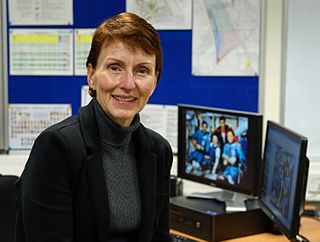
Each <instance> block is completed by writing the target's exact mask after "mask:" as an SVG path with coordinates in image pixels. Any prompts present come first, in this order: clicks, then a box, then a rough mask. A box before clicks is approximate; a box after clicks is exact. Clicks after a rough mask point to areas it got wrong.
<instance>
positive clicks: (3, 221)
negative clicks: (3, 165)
mask: <svg viewBox="0 0 320 242" xmlns="http://www.w3.org/2000/svg"><path fill="white" fill-rule="evenodd" d="M17 179H18V176H14V175H1V174H0V241H1V242H13V241H14V228H15V200H16V195H15V188H14V184H15V182H16V181H17Z"/></svg>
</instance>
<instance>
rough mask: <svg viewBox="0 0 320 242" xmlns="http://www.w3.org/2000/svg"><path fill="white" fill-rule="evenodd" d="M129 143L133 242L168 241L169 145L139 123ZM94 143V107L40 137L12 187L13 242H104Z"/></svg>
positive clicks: (103, 197) (105, 211) (105, 210)
mask: <svg viewBox="0 0 320 242" xmlns="http://www.w3.org/2000/svg"><path fill="white" fill-rule="evenodd" d="M133 139H134V144H135V152H136V161H137V165H136V166H137V172H138V177H139V186H140V194H141V203H142V215H141V224H140V228H139V240H138V241H140V242H147V241H170V237H169V183H170V169H171V165H172V151H171V148H170V145H169V143H168V142H167V141H166V140H165V139H164V138H163V137H162V136H160V135H159V134H157V133H155V132H153V131H152V130H150V129H147V128H145V127H143V125H142V124H141V125H140V126H139V128H138V129H137V130H136V131H134V133H133ZM99 140H100V139H99V133H98V127H97V122H96V118H95V112H94V107H93V102H91V103H90V104H88V106H85V107H83V108H81V110H80V112H79V115H77V116H72V117H70V118H68V119H66V120H64V121H62V122H60V123H58V124H56V125H53V126H52V127H50V128H48V129H46V130H45V131H44V132H42V133H41V134H40V135H39V137H38V138H37V139H36V141H35V143H34V146H33V148H32V151H31V153H30V157H29V159H28V161H27V163H26V166H25V169H24V171H23V173H22V175H21V177H20V179H19V180H18V182H17V191H18V198H17V219H16V220H17V221H16V242H22V241H28V242H42V241H43V242H51V241H52V242H59V241H61V242H62V241H64V242H67V241H73V242H91V241H92V242H107V241H109V239H108V238H109V222H110V221H109V206H108V195H107V187H106V183H105V178H104V172H103V165H102V154H101V146H100V142H99Z"/></svg>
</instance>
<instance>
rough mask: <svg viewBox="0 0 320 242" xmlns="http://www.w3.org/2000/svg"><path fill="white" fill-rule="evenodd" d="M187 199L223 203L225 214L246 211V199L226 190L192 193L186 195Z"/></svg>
mask: <svg viewBox="0 0 320 242" xmlns="http://www.w3.org/2000/svg"><path fill="white" fill-rule="evenodd" d="M187 198H196V199H209V200H216V201H219V202H224V203H225V207H226V211H227V212H231V211H246V210H247V208H246V200H247V199H248V197H247V196H245V195H242V194H239V193H235V192H231V191H227V190H223V191H218V192H207V193H201V192H194V193H191V194H190V195H188V196H187Z"/></svg>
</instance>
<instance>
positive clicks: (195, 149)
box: [178, 104, 262, 205]
mask: <svg viewBox="0 0 320 242" xmlns="http://www.w3.org/2000/svg"><path fill="white" fill-rule="evenodd" d="M261 146H262V114H259V113H253V112H241V111H236V110H229V109H219V108H213V107H204V106H194V105H187V104H179V105H178V177H181V178H183V179H187V180H191V181H194V182H197V183H202V184H206V185H211V186H215V187H219V188H222V189H223V190H222V191H223V192H222V193H212V194H210V195H209V196H208V197H210V196H211V195H212V196H213V198H215V199H218V200H222V201H227V202H230V201H228V200H232V199H233V198H234V196H233V194H235V193H234V192H236V193H240V194H246V195H250V196H257V194H258V183H259V174H260V163H261V149H262V147H261ZM227 194H229V195H230V194H231V196H228V195H227ZM225 195H227V196H225ZM191 196H193V194H191ZM195 196H199V194H196V195H195ZM199 197H201V196H199ZM208 197H207V194H205V195H204V198H208ZM231 202H232V201H231ZM229 205H230V203H229Z"/></svg>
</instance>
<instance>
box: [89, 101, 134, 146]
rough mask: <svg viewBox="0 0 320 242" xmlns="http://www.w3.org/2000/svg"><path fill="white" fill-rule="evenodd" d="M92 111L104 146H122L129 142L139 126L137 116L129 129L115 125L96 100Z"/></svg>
mask: <svg viewBox="0 0 320 242" xmlns="http://www.w3.org/2000/svg"><path fill="white" fill-rule="evenodd" d="M94 109H95V113H96V117H97V123H98V129H99V134H100V140H101V142H102V144H103V146H105V145H110V146H123V145H126V144H128V143H129V142H130V140H131V134H132V132H134V131H135V130H136V129H137V128H138V127H139V125H140V116H139V114H137V115H136V116H135V117H134V119H133V121H132V123H131V125H130V126H129V127H122V126H120V125H118V124H117V123H115V122H114V121H113V120H112V119H111V118H110V117H109V116H108V115H107V114H106V113H105V112H104V110H103V108H102V107H101V105H100V104H99V102H98V101H97V99H96V98H94Z"/></svg>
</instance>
